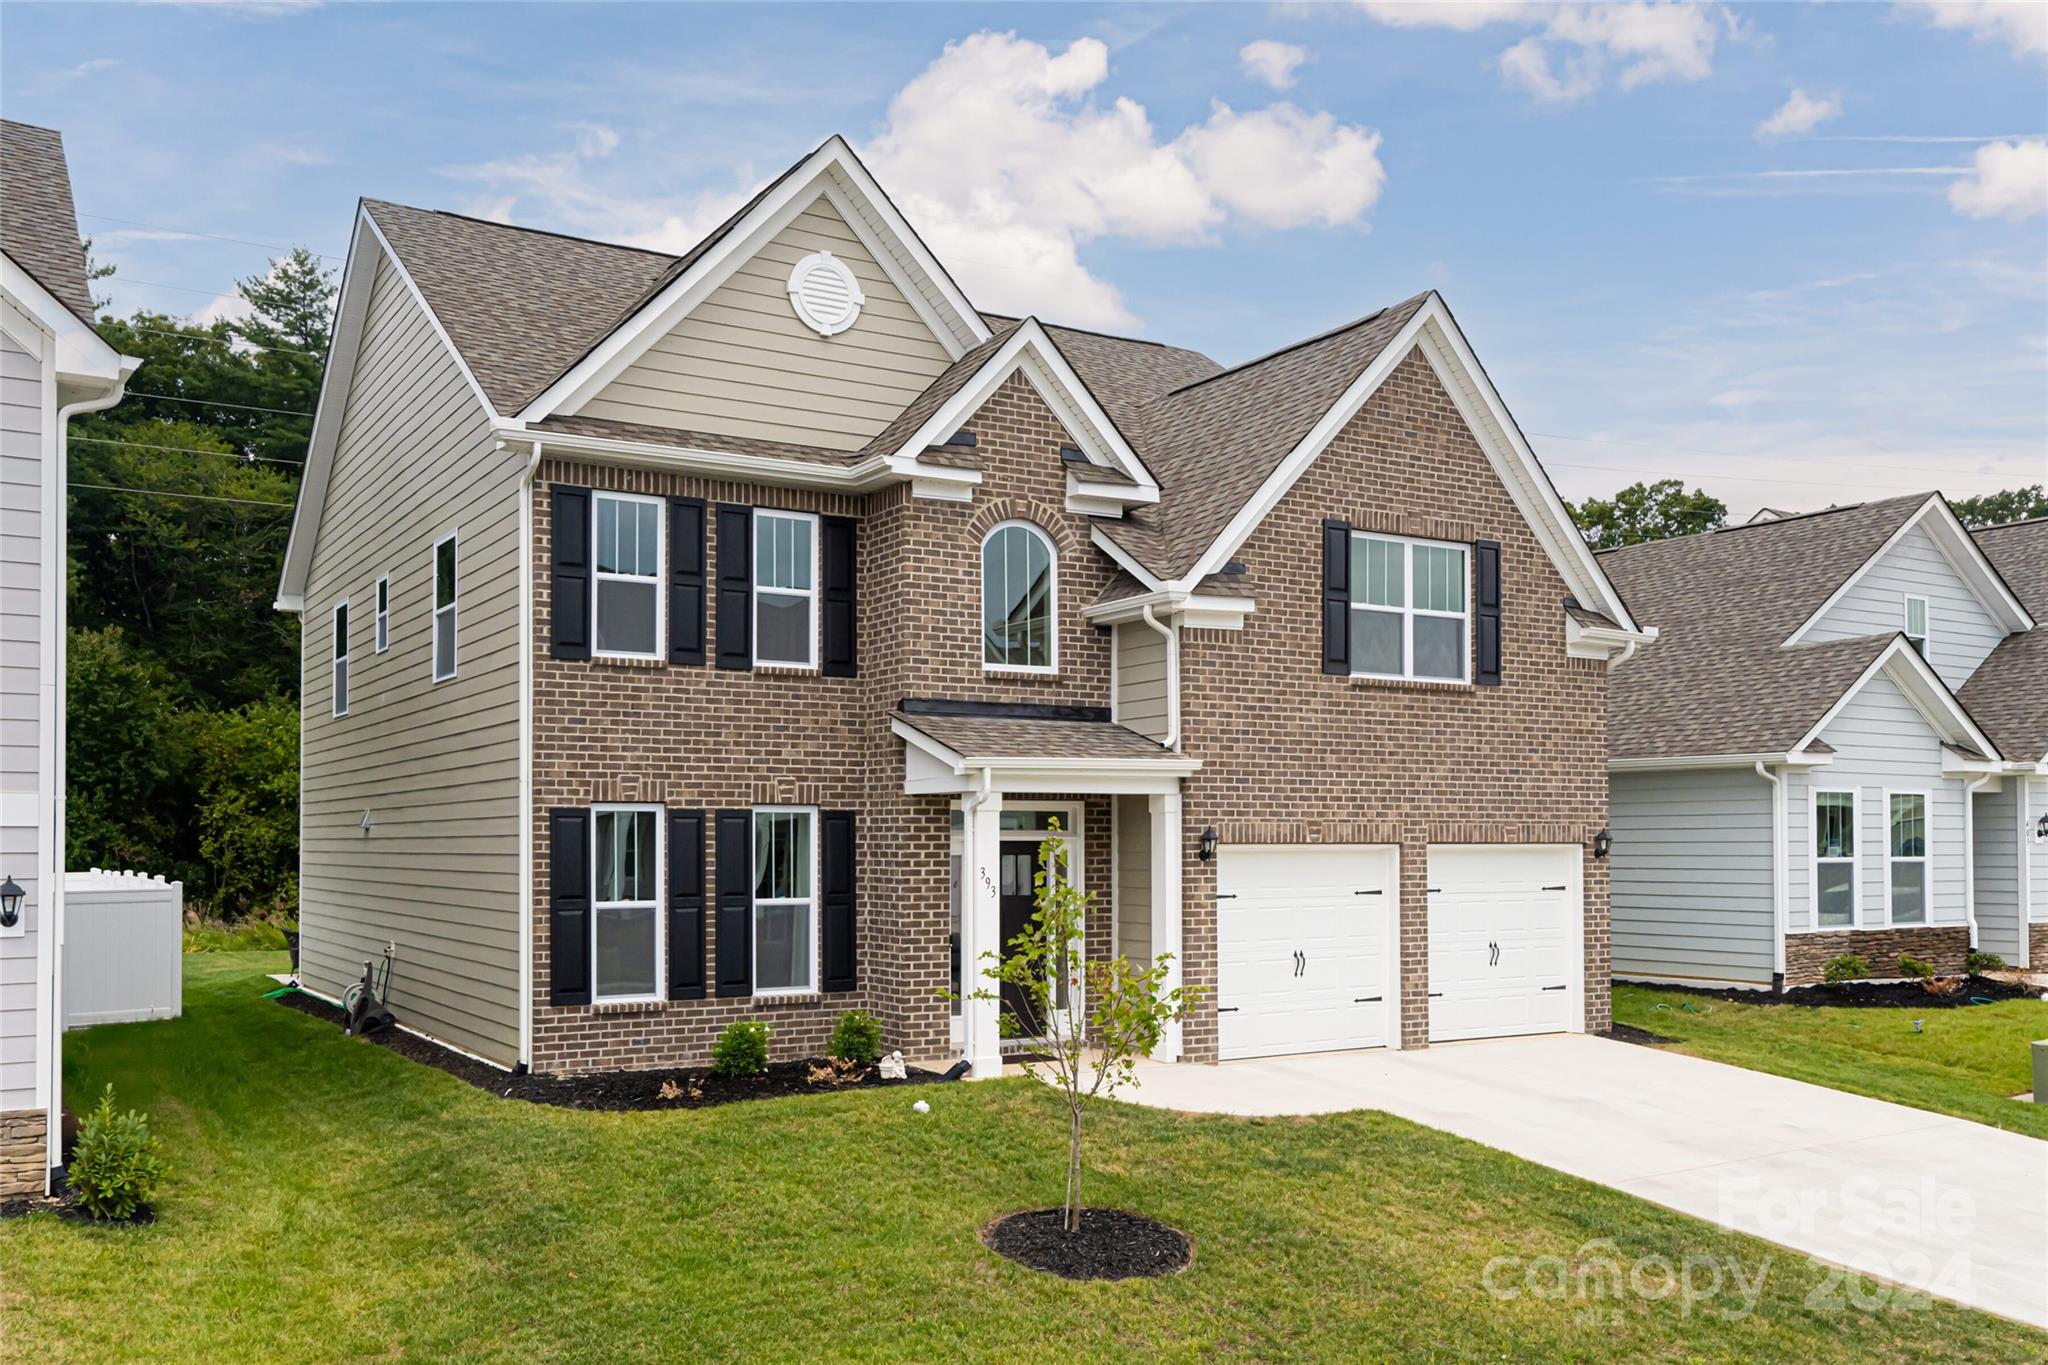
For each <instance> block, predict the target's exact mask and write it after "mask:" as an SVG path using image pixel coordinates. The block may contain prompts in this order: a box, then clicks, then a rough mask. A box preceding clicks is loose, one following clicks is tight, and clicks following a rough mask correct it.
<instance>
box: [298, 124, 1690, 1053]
mask: <svg viewBox="0 0 2048 1365" xmlns="http://www.w3.org/2000/svg"><path fill="white" fill-rule="evenodd" d="M279 597H280V606H281V607H283V608H284V609H287V610H292V611H296V612H300V613H302V615H303V619H304V623H305V629H304V648H305V653H304V668H303V674H302V676H303V685H304V705H303V712H304V722H303V724H304V740H303V747H304V760H303V763H304V767H303V796H302V844H301V847H302V854H301V861H302V874H301V882H300V887H301V897H302V908H301V925H302V935H303V939H302V977H303V979H304V980H305V981H306V982H307V983H308V984H309V985H310V986H312V987H313V988H314V989H316V990H319V991H323V992H326V993H329V994H333V993H337V992H339V991H340V990H341V989H342V988H343V986H344V985H345V984H346V983H347V982H349V981H350V980H352V979H354V978H355V977H356V976H357V975H358V974H359V973H360V971H361V968H362V964H363V962H364V961H365V960H368V959H371V958H374V957H377V956H378V955H379V954H381V952H382V951H383V950H384V948H385V947H386V946H387V945H390V946H392V947H393V948H394V949H395V957H394V967H393V970H392V975H391V987H390V1003H391V1005H392V1007H393V1009H394V1010H395V1011H396V1013H397V1014H398V1016H399V1018H400V1019H401V1020H402V1021H403V1022H404V1023H405V1024H407V1025H408V1026H410V1027H414V1028H417V1029H418V1030H420V1031H422V1032H424V1033H427V1034H429V1035H431V1036H433V1037H435V1038H438V1039H441V1040H443V1041H445V1042H447V1043H450V1044H452V1045H454V1046H457V1047H460V1048H464V1049H467V1050H469V1051H470V1052H473V1053H475V1054H477V1055H479V1056H481V1057H484V1058H487V1059H489V1060H491V1061H494V1062H497V1063H499V1064H502V1065H507V1066H528V1067H532V1068H536V1069H539V1070H543V1071H563V1072H575V1071H592V1070H603V1069H618V1068H639V1067H652V1066H658V1065H673V1064H677V1063H686V1062H691V1061H696V1060H701V1059H702V1058H703V1057H704V1056H705V1055H706V1053H707V1051H708V1048H709V1046H710V1043H711V1041H712V1039H713V1038H714V1037H715V1035H716V1034H717V1032H718V1031H719V1030H720V1029H721V1028H722V1027H724V1026H725V1025H726V1024H727V1023H729V1022H730V1021H732V1020H734V1019H738V1018H742V1017H749V1016H752V1017H759V1018H763V1019H765V1020H767V1021H769V1022H770V1024H771V1025H772V1026H773V1028H774V1030H775V1044H774V1045H775V1048H776V1050H777V1052H778V1053H779V1054H780V1055H794V1054H802V1053H807V1052H809V1053H815V1052H817V1051H819V1050H821V1049H822V1047H823V1046H824V1044H825V1042H826V1039H827V1037H828V1035H829V1032H830V1029H831V1027H832V1024H833V1021H834V1019H835V1017H836V1015H837V1014H838V1012H839V1011H841V1010H843V1009H847V1008H854V1007H860V1008H865V1009H868V1010H871V1011H873V1012H874V1013H875V1014H876V1015H877V1016H879V1017H880V1019H881V1020H882V1022H883V1026H884V1030H885V1037H886V1040H887V1043H888V1045H889V1046H890V1047H894V1048H901V1049H902V1050H903V1051H904V1052H905V1053H906V1054H907V1055H910V1056H914V1057H923V1058H942V1057H948V1056H964V1057H966V1058H967V1059H969V1060H970V1061H971V1062H972V1063H973V1066H974V1068H975V1070H976V1072H977V1074H987V1073H989V1072H991V1071H993V1070H995V1069H996V1068H997V1067H998V1066H999V1065H1000V1055H1001V1051H1002V1048H1003V1047H1004V1046H1006V1045H1008V1044H1007V1042H1006V1040H1004V1039H1002V1038H1001V1036H1000V1034H1001V1031H1002V1029H1001V1024H1000V1021H999V1011H998V1006H997V1004H996V1003H994V1002H984V1001H976V1000H968V1001H967V1002H965V1004H964V1005H954V1004H949V1002H948V999H947V996H948V994H949V993H958V992H959V991H960V990H961V988H962V987H963V986H964V987H965V989H966V991H967V992H969V993H971V992H972V991H973V990H974V989H975V987H976V986H977V984H978V973H977V968H976V964H977V963H978V961H979V960H980V958H981V956H982V955H983V954H984V953H989V952H994V951H996V950H997V949H998V948H999V947H1000V945H1001V944H1002V943H1003V942H1004V941H1005V940H1006V939H1007V938H1008V936H1009V935H1011V934H1013V933H1015V932H1016V930H1017V929H1018V928H1019V927H1020V925H1021V923H1022V922H1023V920H1024V918H1025V917H1027V916H1028V915H1029V914H1030V912H1031V872H1032V866H1033V861H1034V858H1035V855H1036V850H1037V846H1038V844H1039V842H1040V841H1041V840H1042V839H1044V838H1045V837H1046V835H1047V834H1048V833H1049V832H1050V831H1052V830H1053V828H1054V827H1055V825H1057V829H1058V837H1060V838H1061V839H1064V840H1066V841H1067V842H1068V845H1069V849H1070V853H1071V866H1072V869H1073V872H1072V875H1073V876H1074V877H1075V878H1076V880H1077V882H1078V883H1079V884H1080V885H1081V886H1082V887H1083V889H1085V890H1088V891H1090V892H1093V893H1094V894H1095V897H1096V904H1097V907H1098V911H1097V914H1096V915H1095V916H1094V918H1093V919H1092V920H1091V922H1090V923H1089V925H1088V931H1087V936H1086V942H1085V945H1084V951H1085V952H1086V953H1088V954H1104V953H1123V954H1126V955H1133V956H1137V955H1144V956H1150V955H1153V954H1157V953H1171V954H1173V957H1174V963H1175V971H1176V974H1177V976H1178V977H1179V978H1180V979H1181V980H1183V981H1185V982H1186V983H1187V984H1189V985H1193V986H1197V987H1200V988H1202V992H1203V993H1202V996H1201V1002H1200V1005H1199V1007H1198V1009H1197V1010H1196V1012H1195V1013H1194V1015H1193V1016H1192V1017H1191V1018H1190V1019H1189V1020H1188V1022H1187V1023H1186V1025H1185V1027H1184V1028H1182V1029H1179V1030H1176V1031H1175V1033H1174V1035H1173V1036H1171V1037H1169V1038H1168V1039H1167V1040H1166V1041H1165V1043H1164V1044H1163V1046H1162V1048H1161V1052H1162V1054H1163V1055H1165V1056H1168V1057H1179V1058H1187V1059H1191V1060H1214V1059H1216V1058H1218V1057H1231V1056H1244V1055H1252V1054H1262V1053H1284V1052H1294V1051H1308V1050H1314V1049H1332V1048H1350V1047H1366V1046H1378V1045H1384V1046H1388V1047H1402V1046H1422V1045H1424V1044H1426V1043H1428V1042H1429V1041H1431V1040H1434V1039H1448V1038H1472V1037H1483V1036H1487V1035H1492V1034H1505V1033H1517V1032H1532V1031H1544V1030H1584V1029H1594V1030H1597V1029H1601V1028H1603V1027H1605V1024H1606V1021H1607V984H1606V983H1607V980H1608V963H1607V878H1606V866H1605V863H1604V862H1602V861H1600V859H1599V856H1598V852H1599V849H1601V848H1604V841H1603V840H1601V839H1600V838H1599V836H1600V835H1601V834H1602V832H1603V830H1604V827H1605V823H1606V820H1607V800H1606V792H1607V779H1606V763H1605V733H1606V721H1607V705H1606V701H1607V669H1608V664H1609V662H1610V661H1611V659H1613V658H1614V657H1616V656H1617V655H1620V654H1624V653H1626V652H1627V651H1629V650H1630V649H1631V648H1633V647H1634V646H1636V645H1637V644H1640V643H1641V642H1643V641H1644V640H1646V639H1648V638H1649V635H1650V632H1648V631H1645V630H1642V629H1639V628H1638V627H1637V626H1636V624H1635V622H1634V620H1633V619H1632V618H1631V616H1630V614H1629V610H1628V607H1627V606H1626V605H1624V603H1623V601H1622V599H1621V597H1620V596H1619V595H1618V594H1617V593H1616V592H1615V591H1614V589H1613V587H1612V586H1611V585H1610V584H1609V583H1608V581H1607V579H1606V577H1605V576H1604V575H1603V573H1602V572H1601V570H1600V568H1599V566H1598V564H1597V562H1596V561H1595V560H1594V558H1593V556H1592V555H1591V554H1590V553H1589V552H1588V551H1587V550H1586V548H1585V546H1584V544H1583V542H1582V541H1581V539H1580V538H1579V536H1578V534H1577V533H1576V531H1575V530H1574V528H1573V526H1572V523H1571V520H1570V518H1569V516H1568V515H1567V513H1566V511H1565V509H1564V507H1563V505H1562V504H1561V503H1560V502H1559V500H1558V497H1557V495H1556V493H1555V492H1554V490H1553V489H1552V488H1551V485H1550V483H1549V481H1548V480H1547V479H1546V477H1545V476H1544V474H1543V471H1542V470H1541V469H1540V468H1539V467H1538V465H1537V463H1536V460H1535V458H1534V456H1533V454H1532V453H1531V451H1530V450H1529V447H1528V445H1527V444H1526V442H1525V441H1524V440H1523V438H1522V436H1521V434H1520V433H1519V432H1518V431H1517V430H1516V427H1515V424H1514V421H1513V419H1512V418H1510V417H1509V415H1508V413H1507V410H1506V409H1505V407H1503V406H1502V404H1501V400H1500V397H1499V395H1498V394H1497V393H1496V392H1495V391H1494V389H1493V387H1492V385H1491V384H1490V383H1489V382H1488V379H1487V377H1486V374H1485V372H1484V371H1483V370H1482V369H1481V368H1480V366H1479V364H1478V362H1477V361H1476V360H1475V359H1474V358H1473V355H1472V353H1471V350H1470V348H1469V347H1468V345H1467V343H1466V341H1465V338H1464V337H1463V335H1462V334H1461V333H1460V332H1459V330H1458V327H1457V325H1456V323H1455V322H1454V321H1453V319H1452V317H1451V314H1450V312H1449V310H1448V309H1447V308H1446V307H1445V306H1444V303H1443V301H1442V299H1440V298H1439V297H1438V296H1436V295H1435V294H1433V293H1432V294H1424V295H1420V296H1418V297H1415V298H1412V299H1409V300H1408V301H1406V302H1404V303H1401V304H1397V305H1395V306H1394V307H1391V308H1387V309H1382V310H1380V311H1379V312H1377V313H1374V314H1372V315H1371V316H1369V317H1366V318H1364V319H1362V320H1360V321H1358V322H1355V323H1352V324H1349V325H1347V326H1344V327H1340V328H1338V329H1336V330H1335V331H1332V332H1329V333H1326V334H1324V335H1322V336H1318V337H1314V338H1311V339H1309V340H1306V341H1303V342H1301V343H1299V344H1297V345H1294V346H1290V347H1288V348H1286V349H1284V350H1282V351H1279V352H1276V353H1274V354H1272V355H1268V356H1264V357H1261V358H1259V359H1257V360H1253V361H1250V362H1247V363H1245V364H1242V365H1239V366H1235V367H1232V368H1228V369H1226V368H1224V367H1222V366H1220V365H1218V364H1216V363H1215V362H1214V361H1212V360H1210V359H1208V358H1207V357H1205V356H1202V355H1200V354H1197V353H1195V352H1193V351H1189V350H1184V349H1179V348H1176V347H1172V346H1166V345H1161V344H1158V343H1155V342H1148V341H1139V340H1132V339H1128V338H1121V337H1112V336H1104V335H1100V334H1096V333H1092V332H1085V331H1079V330H1075V329H1071V328H1064V327H1059V326H1055V325H1051V324H1048V323H1045V322H1041V321H1040V320H1038V319H1035V318H1022V319H1018V318H1010V317H997V316H991V315H987V314H983V313H981V312H979V311H977V310H976V309H975V308H974V307H973V306H972V305H971V304H970V303H969V302H968V300H967V299H966V297H965V296H964V295H963V294H962V293H961V291H960V289H959V288H958V286H957V285H956V284H955V283H954V281H953V279H952V278H951V276H950V275H949V274H948V273H947V271H946V269H945V266H944V265H943V263H942V262H940V261H939V260H938V259H936V258H935V257H934V256H933V255H932V253H931V252H930V251H929V250H928V249H927V248H926V247H925V245H924V244H923V243H922V242H921V241H920V240H919V239H918V236H917V234H916V233H915V232H914V231H913V230H912V229H911V227H910V225H909V224H908V223H907V222H905V220H904V219H903V217H902V215H901V214H900V213H899V212H898V211H897V209H896V207H895V205H894V204H892V203H891V202H890V200H889V198H888V197H887V196H886V195H885V194H884V193H883V191H882V189H881V188H880V187H879V186H878V185H877V184H876V183H875V182H874V181H873V179H872V178H871V177H870V176H869V174H868V172H867V170H866V169H865V168H864V167H863V166H862V165H861V163H860V161H859V160H858V159H857V158H856V157H855V156H854V154H853V153H852V151H851V149H850V148H849V147H848V146H847V144H846V143H845V142H844V141H842V140H840V139H838V138H833V139H831V140H830V141H828V142H826V143H825V144H824V145H823V146H821V147H819V148H818V149H817V150H816V151H815V152H814V153H812V154H811V155H809V156H807V157H805V158H804V159H803V160H801V161H800V162H798V163H797V164H796V165H795V166H793V167H791V168H790V169H789V170H788V171H787V172H785V173H784V174H783V175H782V176H780V177H778V178H777V179H776V180H775V181H773V182H772V183H770V184H769V185H768V186H767V187H766V188H764V189H763V190H762V191H761V192H760V193H759V194H758V195H757V196H756V197H755V198H754V199H753V200H752V201H751V202H749V203H748V204H747V205H746V206H745V207H743V208H742V209H741V210H739V211H738V212H737V213H736V214H734V216H733V217H732V218H731V219H730V220H729V221H728V222H726V223H725V224H724V225H722V226H721V227H719V228H718V229H717V230H716V231H714V232H713V233H711V234H710V236H708V237H707V238H706V239H705V240H704V241H703V242H701V243H699V244H698V245H697V246H696V247H694V248H692V249H691V250H690V251H689V252H688V253H686V254H684V255H682V256H671V255H666V254H662V253H658V252H652V251H643V250H636V249H633V248H628V247H622V246H612V245H606V244H603V243H599V242H592V241H584V240H578V239H573V238H568V237H562V236H557V235H554V234H551V233H545V232H534V231H528V230H523V229H520V228H515V227H509V226H505V225H502V224H497V223H489V222H482V221H478V220H476V219H472V218H466V217H460V216H457V215H453V214H447V213H435V212H425V211H421V210H418V209H411V208H404V207H400V206H398V205H395V204H387V203H378V202H366V203H365V204H364V205H363V206H362V208H361V211H360V213H359V215H358V218H357V221H356V225H355V233H354V238H353V242H352V246H351V249H350V255H349V262H348V267H347V272H346V276H345V279H344V282H343V286H342V291H341V295H340V300H339V304H338V319H337V325H336V332H335V344H334V348H333V359H332V362H331V364H330V366H329V370H328V373H327V377H326V380H325V385H324V389H323V393H322V396H321V400H320V406H319V414H318V417H317V419H316V422H315V426H314V434H313V439H312V446H311V450H310V454H309V461H308V468H307V475H306V479H305V483H304V489H303V492H302V495H301V500H300V506H299V510H298V515H297V519H296V521H295V524H294V529H293V534H292V539H291V544H290V548H289V551H288V555H287V560H286V564H285V567H284V572H283V578H282V584H281V589H280V595H279ZM963 974H964V975H965V977H966V979H965V981H964V982H963V979H962V978H963ZM1069 1003H1070V1004H1073V1003H1085V1002H1071V1001H1070V1002H1069Z"/></svg>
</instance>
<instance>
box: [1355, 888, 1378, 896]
mask: <svg viewBox="0 0 2048 1365" xmlns="http://www.w3.org/2000/svg"><path fill="white" fill-rule="evenodd" d="M1351 894H1352V895H1354V896H1377V895H1378V894H1379V888H1378V887H1374V888H1373V889H1372V890H1370V891H1354V892H1352V893H1351Z"/></svg>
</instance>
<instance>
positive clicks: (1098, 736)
mask: <svg viewBox="0 0 2048 1365" xmlns="http://www.w3.org/2000/svg"><path fill="white" fill-rule="evenodd" d="M889 715H890V717H891V718H892V719H895V720H900V721H902V722H903V723H904V724H905V725H908V726H909V727H910V728H911V729H913V730H916V731H918V732H919V733H920V734H924V735H929V736H930V737H931V738H933V739H935V740H937V741H938V742H939V743H940V744H943V745H945V746H946V747H947V748H948V749H951V750H952V751H953V752H954V753H956V754H958V755H960V756H961V757H962V758H964V759H970V760H982V759H1018V758H1024V759H1030V758H1156V759H1159V760H1161V761H1162V762H1164V761H1178V760H1180V759H1181V757H1182V755H1180V754H1177V753H1175V752H1174V751H1173V750H1171V749H1168V748H1166V747H1165V746H1164V745H1161V744H1159V743H1157V742H1155V741H1153V740H1150V739H1147V738H1146V737H1145V736H1143V735H1141V734H1139V733H1138V732H1137V731H1136V730H1126V729H1125V728H1124V727H1123V726H1121V725H1118V724H1117V723H1116V722H1114V721H1107V720H1019V719H1014V718H1011V717H1008V716H924V715H919V716H907V715H905V714H903V712H901V711H891V712H890V713H889Z"/></svg>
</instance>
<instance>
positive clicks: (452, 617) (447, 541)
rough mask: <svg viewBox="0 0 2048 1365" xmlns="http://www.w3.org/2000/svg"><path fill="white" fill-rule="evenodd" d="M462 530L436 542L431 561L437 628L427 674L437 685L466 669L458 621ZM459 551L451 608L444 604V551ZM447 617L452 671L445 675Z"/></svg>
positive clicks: (430, 595) (430, 605)
mask: <svg viewBox="0 0 2048 1365" xmlns="http://www.w3.org/2000/svg"><path fill="white" fill-rule="evenodd" d="M461 534H462V533H461V532H460V531H459V530H456V531H450V532H449V533H448V534H447V535H445V536H442V537H441V538H440V539H439V540H436V541H435V542H434V548H433V551H432V553H431V554H430V555H429V556H428V559H427V609H428V610H429V611H430V612H431V613H432V618H433V623H434V628H433V631H432V633H431V638H430V639H429V641H428V643H429V645H430V649H429V650H428V655H427V671H428V673H429V674H431V675H432V677H433V679H434V681H435V682H437V683H444V682H447V681H449V680H450V679H451V678H453V677H454V676H455V675H456V674H457V673H459V672H460V671H461V669H462V658H461V654H460V649H461V642H462V636H461V635H460V634H459V633H458V632H457V620H458V617H459V615H460V608H461V606H462V539H461ZM443 545H453V546H454V547H455V594H454V596H453V597H452V598H450V599H449V602H448V605H447V606H445V607H444V606H442V605H440V600H441V547H442V546H443ZM444 612H445V613H447V619H448V636H449V638H448V671H447V672H446V673H443V672H442V671H441V618H442V613H444Z"/></svg>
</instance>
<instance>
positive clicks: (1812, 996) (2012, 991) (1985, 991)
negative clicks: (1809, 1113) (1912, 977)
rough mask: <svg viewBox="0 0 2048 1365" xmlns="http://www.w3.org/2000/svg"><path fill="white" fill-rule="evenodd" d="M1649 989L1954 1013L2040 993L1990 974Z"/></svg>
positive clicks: (1740, 1000) (1760, 1001)
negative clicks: (1765, 987)
mask: <svg viewBox="0 0 2048 1365" xmlns="http://www.w3.org/2000/svg"><path fill="white" fill-rule="evenodd" d="M1650 989H1651V990H1657V991H1669V992H1671V993H1673V994H1676V995H1699V996H1705V997H1707V998H1708V999H1710V1000H1733V1001H1735V1002H1736V1003H1737V1004H1743V1005H1806V1006H1808V1007H1813V1006H1819V1005H1834V1006H1845V1007H1848V1008H1852V1009H1919V1010H1929V1009H1932V1010H1942V1009H1959V1008H1961V1007H1963V1006H1965V1005H1983V1004H1995V1003H1996V1002H1998V1001H2001V1000H2038V999H2040V998H2041V992H2040V991H2039V990H2038V989H2036V988H2034V987H2030V986H2021V985H2016V984H2014V983H2013V982H2010V981H2000V980H1998V979H1997V978H1995V977H1989V976H1967V977H1965V976H1945V977H1941V978H1939V979H1937V980H1934V981H1924V982H1923V981H1844V982H1840V983H1838V984H1836V985H1832V986H1826V985H1822V986H1794V987H1792V988H1791V989H1789V990H1785V991H1751V990H1743V989H1742V988H1741V987H1739V986H1666V985H1662V984H1653V985H1651V986H1650Z"/></svg>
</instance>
